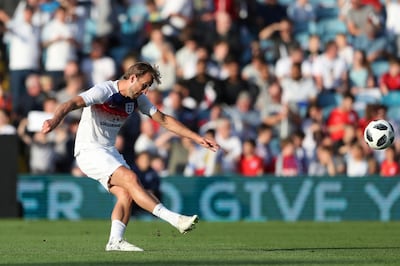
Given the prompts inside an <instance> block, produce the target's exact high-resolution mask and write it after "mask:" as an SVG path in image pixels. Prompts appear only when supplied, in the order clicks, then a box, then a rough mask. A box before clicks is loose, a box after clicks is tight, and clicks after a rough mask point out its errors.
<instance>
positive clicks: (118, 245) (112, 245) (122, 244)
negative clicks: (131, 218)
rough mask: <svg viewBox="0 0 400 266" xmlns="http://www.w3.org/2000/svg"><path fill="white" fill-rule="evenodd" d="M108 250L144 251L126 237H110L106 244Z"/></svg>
mask: <svg viewBox="0 0 400 266" xmlns="http://www.w3.org/2000/svg"><path fill="white" fill-rule="evenodd" d="M106 251H143V249H141V248H139V247H137V246H135V245H132V244H131V243H129V242H127V241H125V240H124V239H110V241H108V243H107V245H106Z"/></svg>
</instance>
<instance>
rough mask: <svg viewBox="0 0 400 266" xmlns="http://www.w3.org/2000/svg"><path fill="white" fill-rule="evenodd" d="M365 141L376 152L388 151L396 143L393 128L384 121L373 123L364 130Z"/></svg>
mask: <svg viewBox="0 0 400 266" xmlns="http://www.w3.org/2000/svg"><path fill="white" fill-rule="evenodd" d="M364 139H365V142H367V144H368V146H369V147H370V148H372V149H374V150H383V149H386V148H387V147H389V146H390V145H392V143H393V141H394V129H393V126H392V125H391V124H390V123H389V122H388V121H386V120H383V119H380V120H374V121H371V122H369V124H368V126H367V127H366V128H365V130H364Z"/></svg>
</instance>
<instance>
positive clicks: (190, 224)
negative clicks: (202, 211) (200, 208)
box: [176, 215, 199, 234]
mask: <svg viewBox="0 0 400 266" xmlns="http://www.w3.org/2000/svg"><path fill="white" fill-rule="evenodd" d="M198 222H199V217H198V216H197V215H193V216H185V215H181V216H179V220H178V224H177V225H176V228H177V229H178V230H179V232H181V233H182V234H186V233H187V232H189V231H191V230H193V229H194V228H195V225H196V224H197V223H198Z"/></svg>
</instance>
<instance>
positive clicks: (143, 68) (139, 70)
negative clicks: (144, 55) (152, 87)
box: [122, 62, 161, 84]
mask: <svg viewBox="0 0 400 266" xmlns="http://www.w3.org/2000/svg"><path fill="white" fill-rule="evenodd" d="M146 73H150V74H151V76H152V77H153V81H155V82H157V84H160V83H161V75H160V71H158V68H157V67H156V66H154V67H153V66H152V65H151V64H149V63H147V62H137V63H135V64H133V65H131V66H130V67H129V68H128V70H127V71H126V72H125V73H124V75H123V76H122V78H123V79H129V77H131V76H132V75H135V76H136V77H137V78H140V77H142V76H143V75H145V74H146Z"/></svg>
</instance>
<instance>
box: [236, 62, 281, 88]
mask: <svg viewBox="0 0 400 266" xmlns="http://www.w3.org/2000/svg"><path fill="white" fill-rule="evenodd" d="M241 75H242V79H244V80H245V81H247V82H250V83H251V84H253V85H255V86H257V87H258V89H259V91H260V92H261V91H262V90H265V89H266V88H268V85H270V84H271V83H272V81H273V79H274V76H273V73H272V72H271V71H270V68H269V66H268V64H267V63H266V61H265V59H264V57H263V56H262V55H257V54H256V55H254V56H253V57H252V59H251V61H250V63H249V64H246V65H245V66H244V67H243V69H242V73H241ZM260 92H259V94H260Z"/></svg>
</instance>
